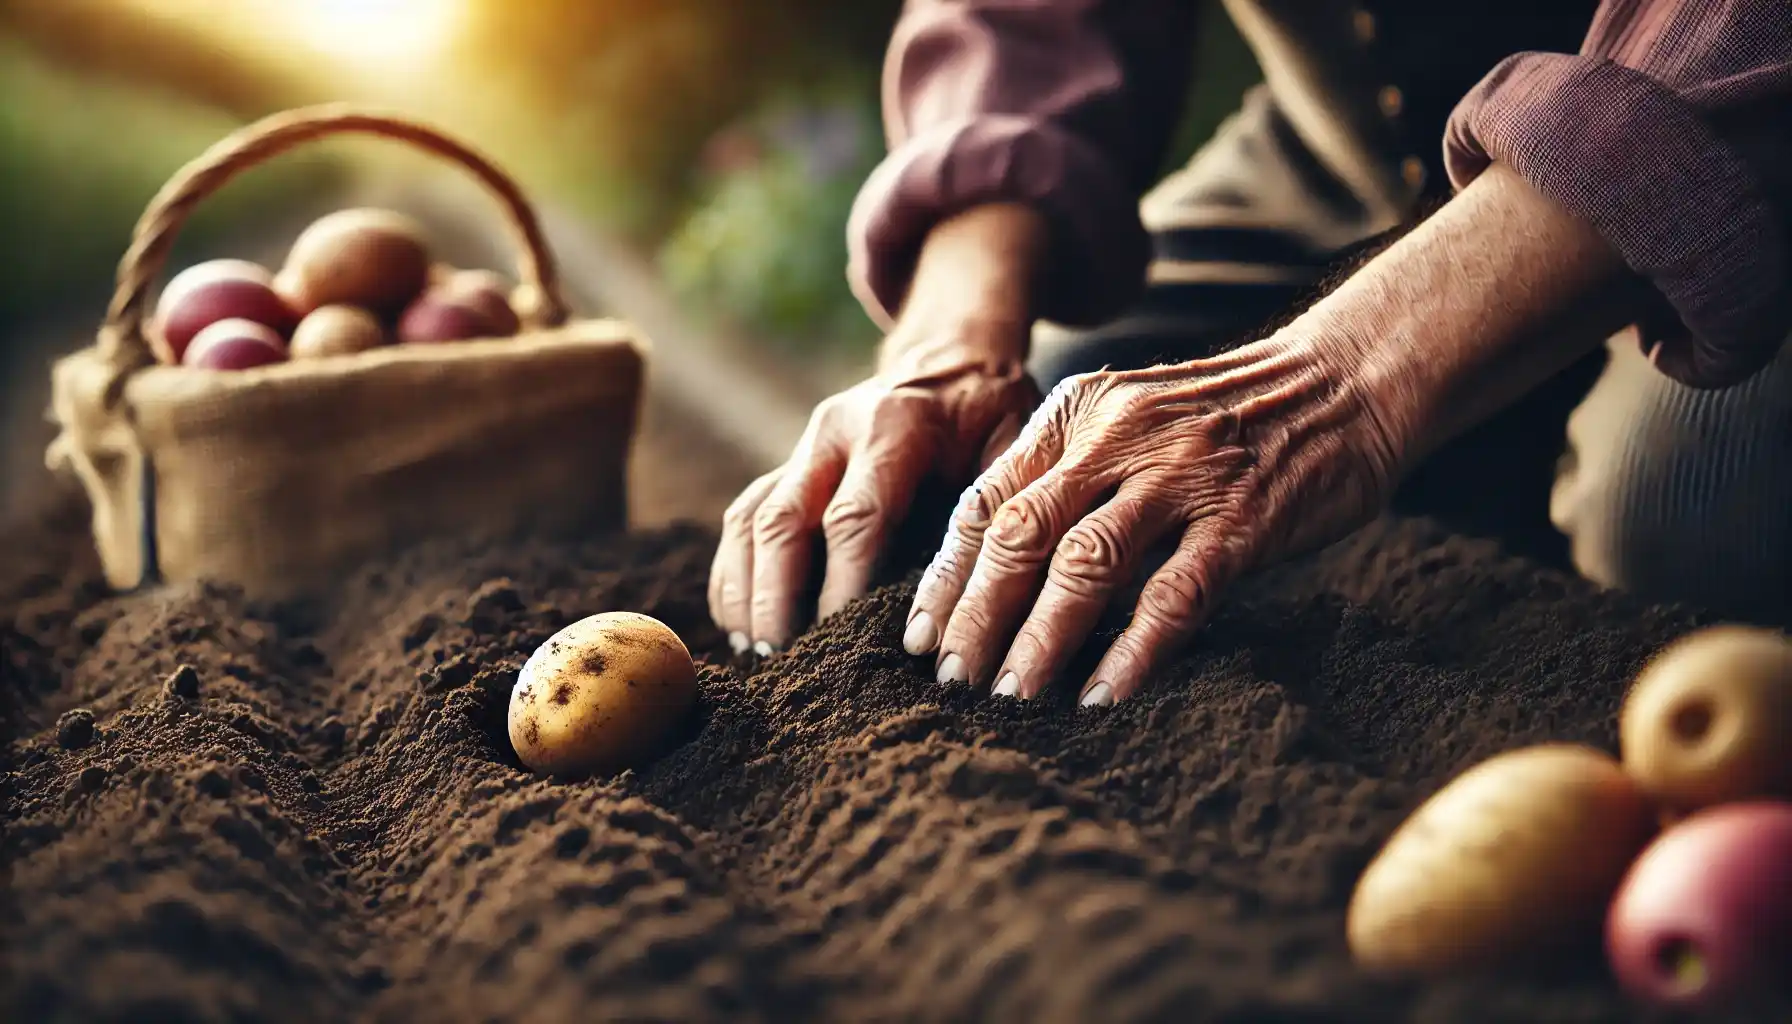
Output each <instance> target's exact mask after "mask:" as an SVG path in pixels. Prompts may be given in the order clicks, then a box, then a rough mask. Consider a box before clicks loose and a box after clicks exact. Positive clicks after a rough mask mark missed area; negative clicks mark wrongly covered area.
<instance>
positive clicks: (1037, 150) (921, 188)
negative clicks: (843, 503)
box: [847, 0, 1194, 326]
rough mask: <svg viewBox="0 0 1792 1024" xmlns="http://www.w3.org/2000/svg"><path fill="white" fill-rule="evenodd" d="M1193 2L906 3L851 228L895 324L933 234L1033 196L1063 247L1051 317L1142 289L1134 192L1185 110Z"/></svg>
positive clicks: (1100, 308)
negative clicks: (880, 146) (971, 214)
mask: <svg viewBox="0 0 1792 1024" xmlns="http://www.w3.org/2000/svg"><path fill="white" fill-rule="evenodd" d="M1193 8H1194V5H1193V4H1191V3H1187V2H1182V0H909V2H908V3H907V4H906V5H905V7H904V10H903V15H902V18H901V20H900V22H899V23H898V24H897V27H896V31H895V36H894V38H893V39H892V41H891V43H890V48H889V52H888V56H887V58H886V61H885V65H884V79H883V107H884V121H885V129H886V134H887V135H888V141H889V145H890V153H889V155H888V156H887V157H886V158H885V160H884V161H883V162H882V163H881V164H880V165H879V166H878V168H877V169H876V170H875V171H874V172H873V173H872V175H871V177H870V178H869V179H868V180H867V181H866V183H865V186H864V188H863V189H861V190H860V193H859V196H858V199H857V201H856V202H855V203H854V206H853V211H852V216H851V220H850V222H849V224H848V227H847V243H848V250H849V253H850V263H849V266H848V277H849V278H850V280H851V282H852V285H853V290H854V292H855V294H856V295H857V296H858V297H859V299H860V301H861V302H863V303H864V304H865V307H866V309H867V311H869V312H870V313H871V315H872V317H873V318H874V319H876V320H878V321H879V322H880V323H882V324H884V325H885V326H888V325H889V323H890V321H891V320H892V318H893V317H894V315H895V313H896V311H897V309H898V307H899V306H900V305H901V303H902V301H903V298H904V296H905V295H906V293H907V291H908V286H909V280H910V278H911V277H912V275H913V272H914V266H915V261H916V258H917V257H918V255H919V252H920V248H921V243H922V241H923V240H924V239H925V238H926V236H927V233H928V232H929V231H930V230H932V228H933V226H934V225H935V224H937V223H939V222H940V221H941V220H944V219H946V218H948V217H950V216H952V215H953V214H955V213H958V212H961V211H963V210H966V209H969V208H971V207H973V206H978V205H982V204H985V203H992V202H1023V203H1027V204H1030V205H1032V206H1033V207H1034V208H1035V209H1037V210H1039V211H1040V212H1041V213H1042V214H1043V215H1044V217H1045V218H1046V221H1047V223H1048V224H1049V225H1050V228H1051V247H1050V252H1049V256H1048V265H1047V268H1046V281H1045V282H1044V286H1043V287H1042V288H1041V289H1040V299H1041V302H1040V308H1039V309H1038V313H1039V315H1040V316H1042V317H1044V318H1046V319H1050V320H1056V321H1059V322H1062V323H1069V324H1087V323H1093V322H1096V321H1099V320H1101V319H1105V318H1106V317H1109V316H1111V315H1113V314H1114V313H1117V312H1118V311H1119V310H1120V308H1121V307H1122V306H1124V304H1125V303H1126V302H1127V301H1128V300H1129V299H1130V298H1131V297H1132V296H1133V295H1134V294H1135V293H1136V292H1137V291H1138V289H1140V288H1141V287H1142V286H1143V283H1144V270H1145V265H1146V262H1147V261H1148V259H1149V257H1150V241H1149V239H1148V237H1147V236H1146V234H1145V230H1144V228H1143V226H1141V224H1140V222H1139V212H1138V201H1139V197H1140V196H1141V195H1142V194H1143V193H1144V191H1145V190H1146V189H1147V188H1149V187H1150V185H1151V184H1152V182H1153V179H1154V178H1155V177H1156V174H1157V172H1158V170H1159V168H1160V164H1161V163H1162V161H1163V157H1164V150H1165V146H1166V144H1167V141H1168V139H1169V137H1170V134H1171V132H1172V131H1173V129H1174V127H1175V125H1176V121H1177V118H1178V117H1179V115H1180V113H1181V109H1182V99H1183V96H1184V94H1185V90H1186V86H1187V76H1188V65H1189V58H1190V56H1191V52H1192V41H1193V30H1194V13H1193Z"/></svg>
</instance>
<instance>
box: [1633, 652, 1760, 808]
mask: <svg viewBox="0 0 1792 1024" xmlns="http://www.w3.org/2000/svg"><path fill="white" fill-rule="evenodd" d="M1618 735H1619V744H1620V749H1621V750H1622V751H1623V756H1624V767H1625V770H1627V771H1629V772H1630V774H1631V775H1632V776H1634V777H1635V778H1636V780H1637V782H1638V784H1639V785H1640V786H1641V787H1642V789H1643V792H1644V793H1646V794H1648V795H1649V796H1650V797H1652V798H1654V799H1655V800H1656V801H1658V802H1659V803H1661V804H1662V805H1663V806H1664V807H1665V808H1667V809H1668V810H1669V811H1670V813H1676V814H1684V813H1686V812H1690V811H1695V810H1698V809H1700V808H1703V807H1710V806H1712V805H1715V804H1722V803H1732V802H1735V801H1739V800H1753V799H1758V798H1763V797H1775V798H1780V799H1785V798H1788V797H1792V755H1789V754H1788V751H1792V640H1788V639H1787V637H1786V636H1785V635H1784V634H1782V633H1779V632H1777V631H1775V630H1771V629H1758V628H1754V627H1748V626H1714V627H1711V628H1709V629H1702V630H1700V631H1698V632H1696V633H1693V634H1690V635H1688V636H1685V637H1682V638H1681V639H1680V640H1678V641H1676V642H1675V643H1673V644H1671V645H1669V646H1668V647H1667V648H1666V649H1665V650H1663V651H1662V652H1661V653H1660V654H1658V655H1656V656H1655V658H1654V660H1652V661H1650V662H1649V664H1648V665H1646V666H1644V668H1643V670H1642V672H1640V673H1639V674H1638V675H1637V679H1636V683H1635V684H1634V685H1632V686H1631V688H1630V693H1629V695H1628V696H1626V697H1625V699H1624V710H1623V713H1622V714H1621V715H1620V716H1619V719H1618Z"/></svg>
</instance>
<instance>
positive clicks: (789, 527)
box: [753, 501, 803, 541]
mask: <svg viewBox="0 0 1792 1024" xmlns="http://www.w3.org/2000/svg"><path fill="white" fill-rule="evenodd" d="M802 532H803V513H802V510H801V509H799V508H797V507H796V506H795V505H794V504H791V503H789V502H786V501H768V502H766V503H765V504H763V505H761V506H759V511H757V512H755V513H754V514H753V535H754V536H755V537H756V538H758V539H760V540H762V541H786V540H791V539H794V538H795V537H797V536H798V535H800V534H801V533H802Z"/></svg>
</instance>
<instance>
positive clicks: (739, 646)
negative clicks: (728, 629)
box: [728, 630, 753, 654]
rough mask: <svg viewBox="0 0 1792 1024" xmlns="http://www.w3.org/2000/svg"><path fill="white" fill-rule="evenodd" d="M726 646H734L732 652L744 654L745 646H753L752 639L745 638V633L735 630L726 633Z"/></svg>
mask: <svg viewBox="0 0 1792 1024" xmlns="http://www.w3.org/2000/svg"><path fill="white" fill-rule="evenodd" d="M728 646H730V647H732V648H734V653H736V654H744V653H746V650H747V648H749V647H751V646H753V641H751V640H748V639H747V634H745V633H742V632H740V631H739V630H735V631H734V632H732V633H730V634H728Z"/></svg>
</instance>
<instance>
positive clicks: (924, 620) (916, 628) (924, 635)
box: [902, 612, 940, 655]
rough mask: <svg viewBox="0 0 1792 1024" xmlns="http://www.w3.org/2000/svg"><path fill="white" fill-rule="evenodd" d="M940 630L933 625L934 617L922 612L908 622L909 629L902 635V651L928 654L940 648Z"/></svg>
mask: <svg viewBox="0 0 1792 1024" xmlns="http://www.w3.org/2000/svg"><path fill="white" fill-rule="evenodd" d="M939 642H940V630H939V627H938V626H935V625H934V624H933V616H931V615H929V614H927V613H926V612H921V613H920V614H918V615H916V616H915V617H914V618H912V619H910V620H908V629H906V630H904V631H903V633H902V649H903V650H905V651H907V652H908V653H910V654H917V655H918V654H926V653H927V652H928V651H931V650H933V649H934V648H935V647H937V646H939Z"/></svg>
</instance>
